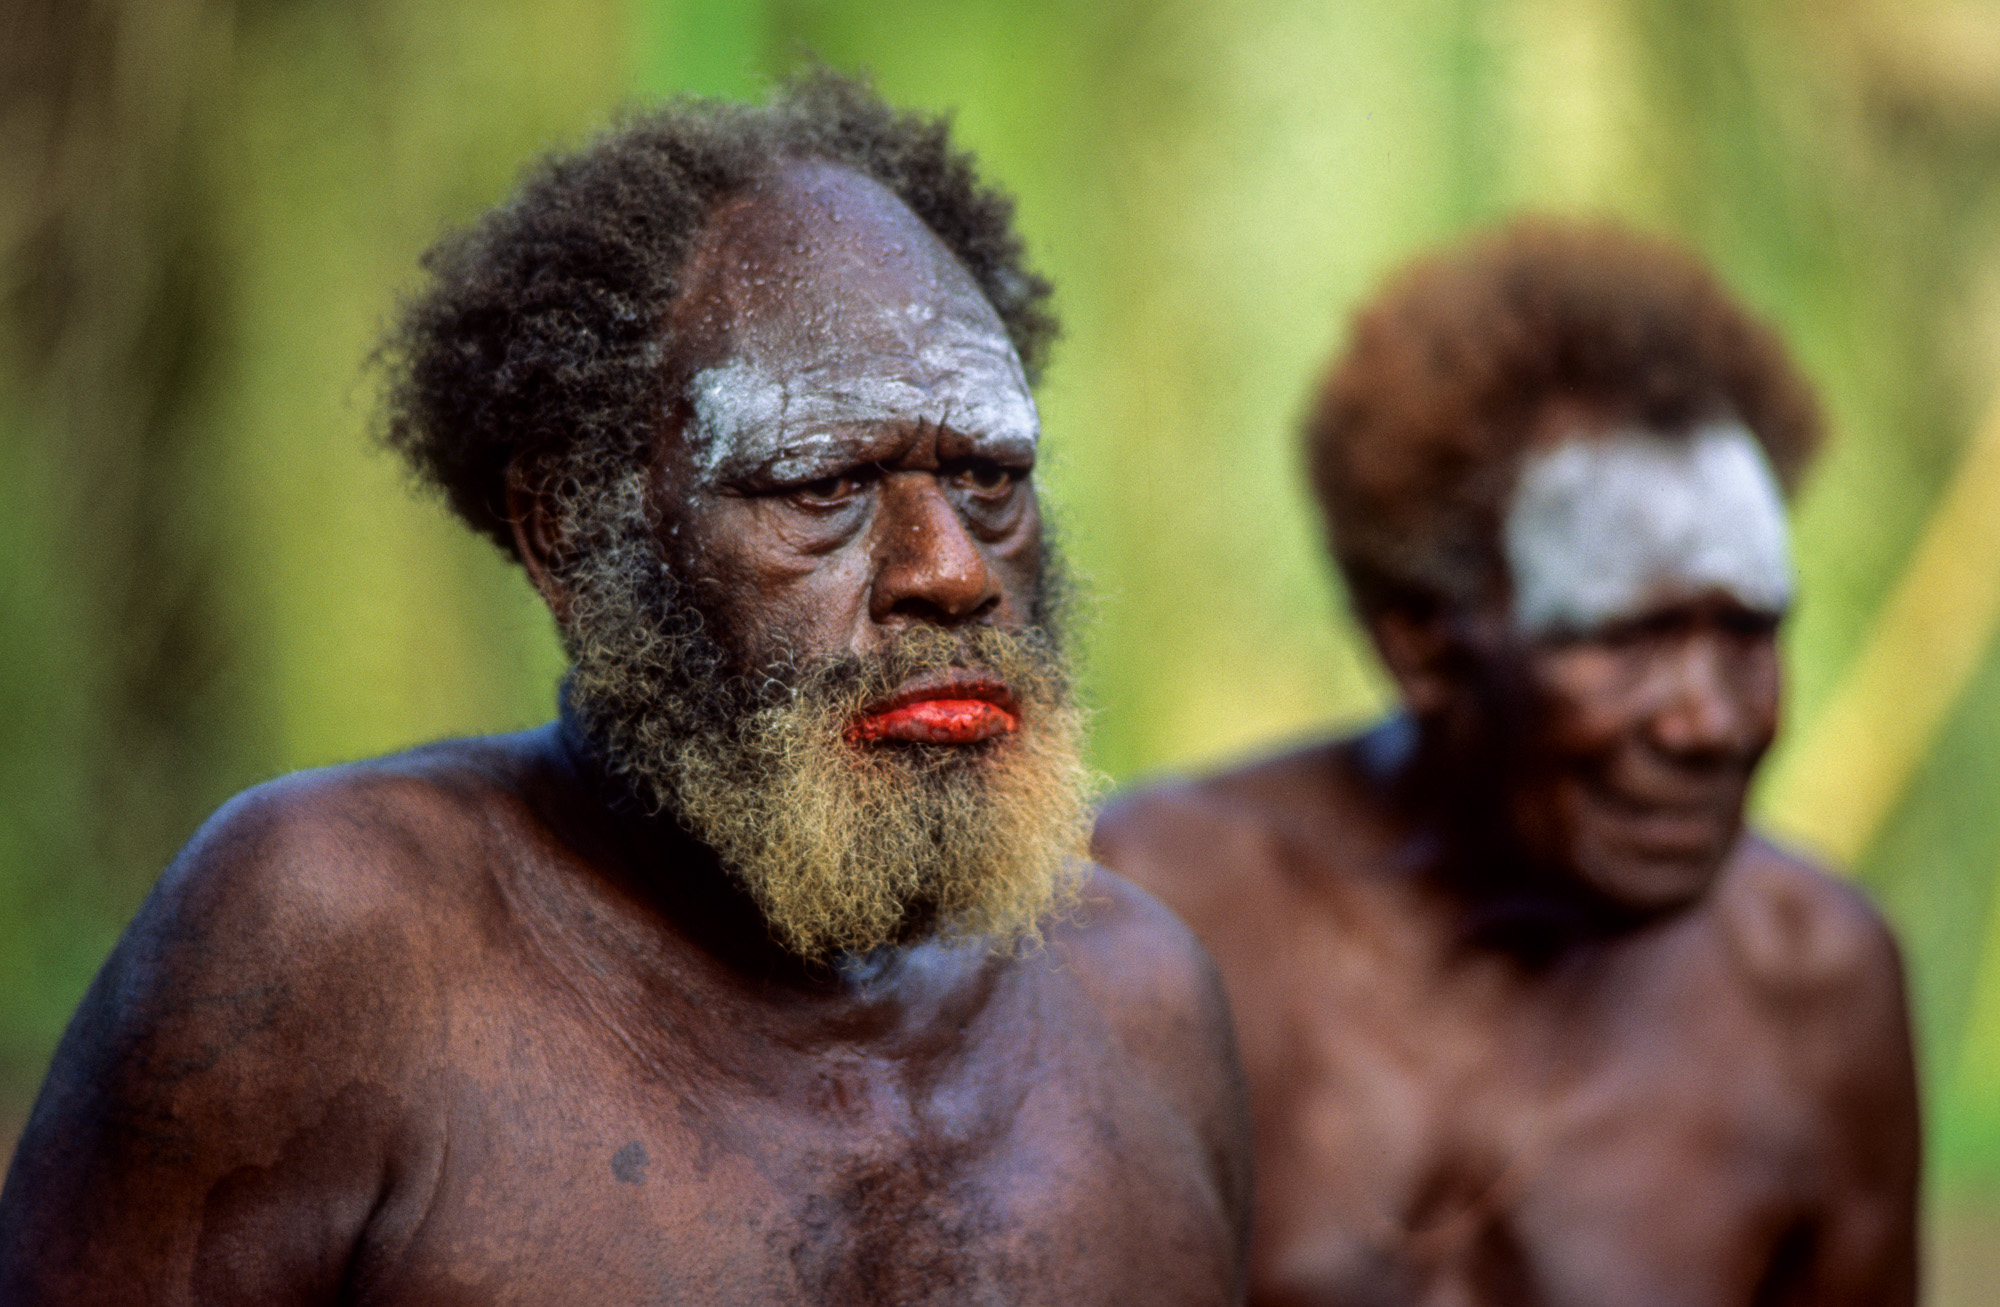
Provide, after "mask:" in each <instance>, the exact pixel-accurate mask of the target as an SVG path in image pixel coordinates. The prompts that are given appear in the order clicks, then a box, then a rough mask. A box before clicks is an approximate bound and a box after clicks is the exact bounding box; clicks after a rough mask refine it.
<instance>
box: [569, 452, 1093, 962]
mask: <svg viewBox="0 0 2000 1307" xmlns="http://www.w3.org/2000/svg"><path fill="white" fill-rule="evenodd" d="M573 484H574V483H573ZM599 484H600V485H601V484H604V483H603V482H599ZM645 496H646V489H645V480H644V477H643V475H642V474H639V473H632V474H629V475H622V476H619V477H617V478H614V479H611V481H610V485H609V488H608V493H604V494H600V495H595V496H590V497H589V498H588V500H587V501H586V499H585V498H584V497H583V496H581V495H579V496H577V497H576V498H575V499H574V500H573V501H572V503H571V504H570V505H569V508H570V510H571V511H570V513H569V514H567V515H566V516H567V520H568V521H569V522H570V523H571V524H572V531H571V536H570V539H569V542H568V543H569V545H570V548H569V550H568V551H567V552H568V556H569V557H570V559H571V560H572V561H571V562H570V564H569V565H568V566H566V567H565V568H564V569H563V573H562V580H563V581H564V583H565V584H566V586H567V587H568V591H569V595H570V601H571V603H570V612H569V616H568V620H567V622H566V623H565V628H564V632H563V634H564V639H565V642H566V643H567V645H568V647H569V653H570V657H571V662H572V669H571V673H570V679H569V686H568V696H569V704H570V708H571V710H572V711H573V712H574V713H575V714H576V717H577V720H578V722H579V724H580V725H581V727H582V729H583V731H584V733H585V734H586V736H587V737H588V739H589V740H590V742H591V744H592V746H593V748H594V749H595V751H596V752H597V753H598V755H599V760H600V762H601V763H602V764H603V765H604V766H605V768H606V769H607V770H608V771H609V772H610V773H611V774H612V775H613V776H614V777H615V778H617V779H619V780H620V781H622V782H623V783H624V784H626V785H627V786H628V787H630V789H631V790H632V791H633V792H634V794H635V795H637V796H638V797H639V799H640V800H641V801H642V802H644V803H646V804H648V805H649V806H650V807H651V808H653V809H654V810H655V811H659V812H665V813H669V814H671V815H672V816H673V817H675V818H676V819H677V820H678V821H679V822H680V823H681V825H682V826H684V827H685V828H686V829H687V830H688V832H689V833H690V834H692V835H693V836H694V837H695V838H697V839H699V840H701V841H702V842H703V843H704V844H707V845H708V846H709V847H711V848H713V849H714V850H715V851H716V853H717V854H718V855H719V856H720V858H721V860H722V863H723V865H724V866H725V867H726V868H727V869H728V870H729V871H730V872H731V873H732V874H734V875H735V876H736V877H738V878H739V879H740V880H741V881H742V883H743V884H744V885H745V886H746V887H747V888H748V890H749V891H750V893H751V895H752V897H753V898H754V899H755V900H756V902H757V904H758V906H759V907H760V908H761V909H762V910H763V913H764V915H765V918H766V920H767V921H768V922H769V924H770V927H771V930H772V932H773V934H774V935H775V936H776V937H777V938H778V939H779V940H780V941H782V942H783V943H784V944H785V945H786V946H787V947H789V948H790V949H792V950H793V951H794V952H795V953H797V954H799V955H800V956H803V957H808V958H827V957H831V956H834V955H837V954H840V953H858V952H864V951H866V950H869V949H872V948H876V947H879V946H881V945H884V944H890V943H897V942H906V941H909V940H911V939H914V938H918V937H923V936H940V937H944V938H949V939H963V938H973V937H984V938H986V939H988V940H990V941H991V943H992V944H993V946H995V947H998V948H1011V947H1014V946H1017V945H1020V944H1023V943H1027V944H1032V943H1033V942H1035V941H1036V940H1038V939H1039V934H1040V929H1041V925H1042V923H1043V922H1044V921H1046V920H1047V919H1048V918H1049V917H1050V916H1051V915H1052V914H1055V913H1059V912H1061V911H1064V910H1066V909H1067V908H1068V907H1069V906H1071V905H1072V904H1073V903H1074V901H1075V898H1076V893H1077V890H1078V888H1079V886H1080V884H1081V881H1082V878H1083V875H1084V873H1085V869H1086V865H1087V864H1086V862H1085V858H1086V849H1087V847H1088V841H1089V826H1090V800H1091V797H1092V790H1093V782H1092V777H1091V774H1090V772H1089V770H1088V768H1087V767H1086V766H1085V765H1084V763H1083V760H1082V734H1083V716H1082V713H1081V711H1080V710H1079V709H1078V708H1077V707H1076V706H1075V705H1074V703H1073V701H1072V698H1071V694H1070V689H1069V677H1068V674H1067V670H1066V668H1065V666H1064V662H1063V659H1062V656H1061V652H1060V649H1059V648H1058V645H1057V642H1056V640H1055V638H1054V636H1053V635H1052V634H1050V633H1049V632H1048V631H1047V630H1045V629H1043V628H1041V627H1030V628H1025V629H1017V630H1000V629H996V628H991V627H980V628H973V629H969V630H963V631H952V630H946V629H944V628H938V627H923V628H918V629H916V630H914V631H912V632H910V633H909V634H908V635H906V636H905V637H903V638H901V639H899V640H897V641H895V642H894V643H892V645H891V646H890V647H889V649H887V650H886V651H885V652H884V653H883V654H882V655H880V656H879V657H875V658H870V659H867V660H862V659H859V658H855V657H853V656H839V657H831V658H821V659H813V660H791V661H787V662H784V663H781V664H779V665H776V666H771V667H765V668H761V669H758V670H757V671H756V672H754V673H745V672H743V671H740V670H738V669H736V668H735V667H734V666H733V660H732V659H731V658H730V657H729V655H728V653H727V651H726V650H725V649H724V648H723V646H722V645H721V644H720V643H719V641H718V639H717V637H716V636H715V635H714V634H713V633H712V632H711V631H710V629H709V624H708V623H707V622H706V621H705V620H704V618H703V616H702V612H701V609H700V607H699V605H698V603H697V602H696V601H695V599H694V597H693V595H692V593H691V591H690V589H689V588H688V587H687V585H686V584H685V583H684V582H682V581H681V580H679V579H678V578H676V577H675V576H674V575H673V574H672V573H671V572H670V570H669V569H668V567H667V566H666V565H665V563H664V562H663V561H662V559H661V557H660V553H659V547H658V545H657V543H656V541H655V538H654V535H653V533H652V531H651V529H650V526H649V524H648V519H647V514H646V508H645ZM945 667H966V668H977V669H980V670H984V671H988V672H992V673H994V674H996V675H998V676H999V677H1001V678H1002V679H1003V680H1005V681H1006V682H1007V684H1008V685H1009V686H1010V687H1011V688H1012V690H1013V692H1014V694H1015V697H1016V699H1017V701H1018V703H1019V706H1020V709H1021V713H1020V716H1021V727H1020V729H1019V730H1018V731H1015V732H1012V733H1010V734H1008V735H1004V736H1001V737H999V738H998V739H995V740H992V741H989V742H987V743H985V744H980V745H973V746H940V745H910V744H890V745H858V744H855V743H851V742H850V741H849V740H848V739H847V738H846V728H847V726H848V724H849V723H850V722H851V721H852V720H853V718H854V717H855V715H856V714H857V713H858V712H859V711H860V710H861V709H862V708H863V707H865V706H866V705H868V704H870V703H873V702H876V701H879V700H880V699H882V698H883V697H885V696H886V695H887V694H888V693H890V692H891V691H893V690H894V689H895V688H896V687H897V686H899V685H901V684H902V683H904V682H905V681H907V680H908V679H909V678H910V677H911V676H912V675H915V674H918V673H921V672H923V671H927V670H936V669H939V668H945Z"/></svg>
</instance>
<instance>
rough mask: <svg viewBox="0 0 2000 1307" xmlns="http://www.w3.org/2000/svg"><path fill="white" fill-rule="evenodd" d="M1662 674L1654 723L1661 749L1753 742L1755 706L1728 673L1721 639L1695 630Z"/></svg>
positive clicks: (1717, 750) (1711, 751) (1727, 749)
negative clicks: (1694, 633)
mask: <svg viewBox="0 0 2000 1307" xmlns="http://www.w3.org/2000/svg"><path fill="white" fill-rule="evenodd" d="M1658 675H1659V677H1660V682H1659V684H1658V686H1657V688H1656V690H1655V694H1656V695H1657V697H1656V699H1655V701H1654V707H1653V712H1652V715H1651V719H1650V724H1651V727H1652V733H1653V737H1654V740H1655V741H1656V742H1657V743H1658V744H1659V746H1660V747H1661V748H1662V749H1665V750H1666V751H1668V752H1670V753H1676V754H1689V755H1695V754H1706V755H1715V754H1728V753H1737V752H1741V751H1743V750H1745V749H1747V748H1749V747H1751V739H1750V737H1751V735H1752V733H1753V731H1754V729H1755V721H1754V719H1755V717H1756V715H1757V713H1756V707H1755V705H1753V704H1751V703H1749V702H1747V701H1746V698H1745V689H1744V687H1743V686H1742V685H1740V684H1739V683H1738V681H1737V678H1735V677H1733V676H1731V675H1730V668H1729V665H1728V653H1727V651H1726V650H1725V648H1724V647H1723V642H1722V641H1721V640H1720V639H1718V638H1716V637H1715V636H1712V635H1708V634H1696V635H1694V636H1692V637H1690V638H1689V639H1687V640H1685V641H1683V642H1682V643H1681V645H1680V647H1679V648H1678V649H1676V650H1675V651H1674V653H1673V654H1672V656H1671V657H1670V658H1669V659H1668V660H1667V662H1666V665H1665V666H1664V667H1662V668H1661V669H1660V671H1659V672H1658Z"/></svg>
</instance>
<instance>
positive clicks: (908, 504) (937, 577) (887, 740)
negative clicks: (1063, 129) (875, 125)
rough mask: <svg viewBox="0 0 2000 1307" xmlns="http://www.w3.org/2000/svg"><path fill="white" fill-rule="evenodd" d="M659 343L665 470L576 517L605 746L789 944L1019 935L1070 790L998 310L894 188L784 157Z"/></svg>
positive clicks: (825, 948)
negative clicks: (714, 856)
mask: <svg viewBox="0 0 2000 1307" xmlns="http://www.w3.org/2000/svg"><path fill="white" fill-rule="evenodd" d="M668 338H669V339H670V340H672V341H673V342H674V345H675V350H674V353H675V358H674V360H672V361H670V362H669V363H668V364H667V366H668V367H669V368H670V369H672V371H671V373H670V376H671V379H672V380H673V381H675V382H676V383H677V389H678V391H679V392H680V393H681V394H683V395H684V396H685V399H684V400H683V401H681V402H680V403H679V405H678V406H677V409H676V411H674V412H673V413H670V414H669V415H667V416H668V419H669V420H668V422H667V423H666V429H665V431H664V433H663V436H662V439H661V442H660V447H659V454H658V458H657V459H656V461H655V465H654V466H653V467H651V468H650V469H647V470H646V471H645V472H643V473H640V472H633V471H629V470H622V469H621V470H616V471H613V472H612V473H610V474H609V475H608V476H607V475H605V474H603V473H601V472H600V473H598V474H595V475H584V474H579V475H578V476H577V478H576V480H577V484H579V485H603V484H604V483H605V482H606V481H608V482H609V485H608V487H607V488H606V493H597V492H591V493H590V494H589V495H588V496H587V497H586V498H584V499H581V500H578V501H577V502H575V503H573V504H572V505H571V512H570V514H569V516H570V519H571V526H572V529H573V530H574V531H575V532H576V538H577V541H578V543H579V547H578V548H576V549H574V550H572V551H571V554H570V556H571V557H572V558H573V560H574V561H573V563H572V564H571V566H570V568H569V571H568V573H567V574H566V576H565V578H564V590H565V602H564V608H565V611H566V614H567V615H566V617H565V634H566V636H567V637H568V640H569V644H570V647H571V652H572V655H573V657H574V660H575V666H574V668H573V671H572V675H571V681H570V696H571V702H572V705H573V706H574V707H575V708H576V710H577V712H578V714H579V716H580V717H581V719H582V721H583V723H584V725H585V729H586V731H587V732H588V733H589V734H590V736H591V738H592V739H593V741H594V743H595V745H596V747H597V749H598V751H599V753H600V754H601V755H602V756H603V758H604V759H605V761H606V762H607V763H608V765H609V766H610V767H611V769H612V770H613V771H614V772H616V773H618V774H620V775H623V776H625V777H627V778H628V779H629V780H631V781H632V782H634V783H635V784H636V785H637V787H638V788H639V789H640V791H641V792H642V793H644V794H646V795H647V796H649V797H650V798H651V799H652V800H653V801H655V802H656V803H658V804H659V805H660V806H661V807H663V808H666V809H669V810H671V811H672V812H673V814H674V815H675V816H676V817H677V818H678V819H679V820H680V821H681V822H682V823H683V824H684V825H685V826H686V827H687V828H688V829H689V830H691V831H692V832H694V833H695V834H696V835H697V836H698V837H699V838H701V839H702V840H703V841H704V842H705V843H707V844H709V845H710V846H711V847H713V848H714V849H716V850H717V851H718V852H719V853H720V854H721V856H722V858H723V860H724V862H725V863H726V864H727V865H728V866H729V867H730V868H731V869H732V870H733V871H734V872H735V873H736V874H737V875H738V876H739V878H741V879H742V881H743V882H744V883H745V884H746V885H747V886H748V887H749V889H750V890H751V892H752V894H753V895H754V896H755V897H756V898H757V900H758V902H759V903H760V905H761V906H762V907H763V909H764V912H765V916H766V918H767V919H768V921H769V922H770V924H771V926H772V929H773V931H774V932H775V933H776V934H777V935H778V936H779V937H780V938H781V939H783V940H784V941H785V942H786V943H788V944H789V945H790V946H791V947H793V948H794V949H795V950H796V951H798V952H800V953H802V954H805V955H808V956H826V955H829V954H833V953H838V952H841V951H854V950H865V949H869V948H872V947H875V946H877V945H880V944H884V943H889V942H893V941H898V940H907V939H911V938H914V937H916V936H918V935H920V934H923V933H925V932H927V931H940V930H941V931H944V932H946V933H949V934H955V935H970V934H980V935H988V936H992V937H995V938H997V939H999V940H1001V941H1005V940H1008V939H1012V938H1015V937H1018V936H1020V935H1023V934H1032V933H1033V930H1034V925H1035V922H1036V921H1037V920H1038V919H1039V918H1040V917H1042V916H1043V915H1045V914H1046V913H1047V911H1048V910H1049V909H1050V908H1051V907H1053V906H1057V905H1059V904H1060V903H1061V902H1063V901H1064V900H1065V898H1066V896H1067V895H1068V894H1069V893H1070V892H1071V891H1072V890H1073V887H1074V882H1075V877H1076V875H1077V874H1078V868H1079V867H1080V863H1079V862H1078V861H1077V858H1076V855H1078V854H1080V852H1081V850H1082V847H1083V840H1084V836H1085V832H1086V831H1087V825H1088V823H1087V807H1086V804H1085V797H1086V795H1085V791H1086V789H1087V782H1086V772H1085V771H1084V769H1083V767H1082V764H1081V762H1080V756H1079V740H1080V729H1081V723H1080V717H1079V715H1078V714H1077V712H1076V711H1075V709H1074V707H1073V705H1072V703H1071V702H1070V699H1069V695H1068V678H1067V674H1066V671H1065V669H1064V667H1063V664H1062V659H1061V656H1060V651H1059V649H1058V648H1057V647H1056V644H1055V640H1054V637H1053V635H1052V633H1051V632H1050V631H1048V630H1047V629H1046V623H1045V621H1044V620H1043V619H1044V616H1045V615H1044V614H1042V613H1041V612H1040V611H1039V609H1040V608H1041V607H1042V606H1043V605H1042V587H1043V575H1042V573H1043V556H1042V546H1041V525H1040V518H1039V515H1038V512H1037V509H1036V504H1035V498H1034V490H1033V486H1032V483H1031V482H1030V480H1029V477H1030V474H1031V472H1032V470H1033V466H1034V457H1035V446H1036V441H1037V438H1038V435H1039V431H1038V425H1037V419H1036V414H1035V407H1034V401H1033V399H1032V397H1031V396H1030V394H1029V392H1028V389H1027V385H1026V382H1025V380H1024V379H1023V377H1022V373H1021V367H1020V363H1019V360H1018V358H1017V357H1016V355H1015V353H1014V351H1013V348H1012V347H1011V345H1010V344H1009V341H1008V338H1007V335H1006V332H1005V330H1004V328H1003V327H1002V325H1001V323H1000V321H999V319H998V317H997V315H996V314H995V313H994V312H993V310H992V307H991V306H990V305H989V304H988V303H987V301H986V299H985V298H984V296H983V295H981V294H980V292H979V290H978V288H977V286H976V285H975V284H974V283H973V282H972V280H971V278H970V277H969V276H968V275H967V274H966V272H965V271H964V269H963V268H962V267H960V266H959V264H958V263H957V261H956V260H955V259H954V258H953V257H952V256H951V255H950V253H949V252H948V251H946V250H945V249H944V247H943V246H942V245H941V244H939V242H938V241H937V239H936V237H934V236H933V235H932V234H931V233H930V232H929V231H928V229H926V228H925V227H924V226H923V225H922V224H921V223H920V222H919V221H918V220H917V219H916V218H915V217H914V216H913V215H911V214H910V212H909V211H908V210H907V209H906V208H904V206H903V205H902V204H901V203H900V202H899V201H898V200H896V199H895V198H894V197H893V196H892V195H891V194H889V193H888V192H887V191H885V190H883V189H882V188H881V187H879V186H877V185H876V184H874V183H873V182H870V181H866V180H864V179H862V178H861V177H859V176H857V175H855V174H852V173H849V172H845V171H843V170H840V169H835V168H832V167H829V166H826V165H819V164H795V165H792V166H791V167H789V168H788V169H786V170H785V171H783V172H782V173H781V174H780V176H779V177H778V179H777V180H775V181H774V182H772V183H769V184H767V185H765V186H764V187H763V188H761V189H760V190H758V191H756V192H754V193H753V194H751V195H748V196H746V197H743V198H741V199H739V200H737V201H735V202H733V203H731V204H729V205H726V206H725V207H724V208H723V209H722V210H721V211H720V212H719V213H718V214H716V215H715V217H714V218H713V220H712V221H711V224H710V227H709V228H708V230H707V231H706V232H705V234H704V236H703V237H702V239H700V240H699V241H698V242H697V246H696V248H695V250H694V251H693V253H692V254H691V256H690V259H689V262H688V264H687V268H686V273H685V281H684V287H683V291H682V294H681V295H680V296H679V297H678V299H677V300H676V302H675V305H674V307H673V308H672V310H670V312H669V316H668Z"/></svg>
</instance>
